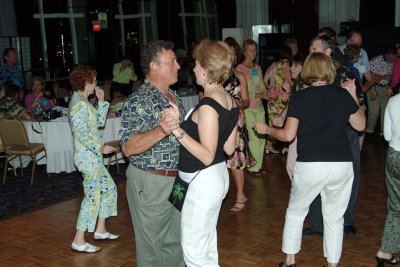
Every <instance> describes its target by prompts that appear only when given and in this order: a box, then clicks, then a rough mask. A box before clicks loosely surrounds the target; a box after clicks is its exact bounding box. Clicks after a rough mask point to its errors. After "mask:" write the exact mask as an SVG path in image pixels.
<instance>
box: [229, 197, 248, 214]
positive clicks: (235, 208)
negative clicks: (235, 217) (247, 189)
mask: <svg viewBox="0 0 400 267" xmlns="http://www.w3.org/2000/svg"><path fill="white" fill-rule="evenodd" d="M246 202H247V198H245V199H244V200H243V201H242V202H239V201H236V203H235V206H233V208H231V209H230V211H232V212H239V211H242V210H244V209H245V208H246Z"/></svg>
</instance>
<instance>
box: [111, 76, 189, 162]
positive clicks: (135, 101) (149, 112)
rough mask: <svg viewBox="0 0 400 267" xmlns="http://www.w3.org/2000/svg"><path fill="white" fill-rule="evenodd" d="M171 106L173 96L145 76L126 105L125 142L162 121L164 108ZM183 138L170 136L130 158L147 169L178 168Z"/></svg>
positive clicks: (180, 104)
mask: <svg viewBox="0 0 400 267" xmlns="http://www.w3.org/2000/svg"><path fill="white" fill-rule="evenodd" d="M168 91H169V93H170V94H171V95H172V96H173V98H174V99H175V102H176V103H177V104H178V105H179V109H180V114H185V111H184V109H183V106H182V103H181V101H180V99H179V97H178V95H177V94H176V93H175V92H174V91H173V90H171V89H168ZM168 106H169V100H168V98H167V97H165V96H164V95H163V94H162V93H161V91H160V90H159V89H157V88H156V87H154V86H153V85H152V84H151V83H150V82H149V81H147V80H145V81H144V83H143V85H142V86H140V88H139V89H138V91H137V92H135V93H133V94H131V95H130V96H129V97H128V98H127V99H126V100H125V103H124V107H123V108H122V126H121V130H120V131H119V134H118V135H119V140H120V144H121V146H124V144H125V143H126V142H127V141H128V139H129V138H130V137H131V136H132V135H134V134H135V133H138V132H146V131H149V130H151V129H153V128H155V127H157V126H158V125H159V124H160V118H161V112H162V111H163V109H165V108H166V107H168ZM178 151H179V142H178V140H177V139H176V138H175V136H174V135H172V134H171V135H169V136H166V137H165V138H164V139H162V140H161V141H160V142H158V143H157V144H155V145H154V146H152V147H151V148H150V149H149V150H147V151H145V152H143V153H140V154H136V155H132V156H130V157H129V160H130V162H131V163H132V164H133V165H135V166H136V167H138V168H141V169H147V170H160V169H162V170H176V169H177V167H178V161H179V156H178Z"/></svg>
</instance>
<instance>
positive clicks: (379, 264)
mask: <svg viewBox="0 0 400 267" xmlns="http://www.w3.org/2000/svg"><path fill="white" fill-rule="evenodd" d="M375 259H376V264H377V265H376V267H384V266H385V263H387V264H390V265H396V264H399V263H400V259H399V258H395V257H394V256H393V255H392V257H391V258H390V259H385V258H380V257H378V256H376V257H375Z"/></svg>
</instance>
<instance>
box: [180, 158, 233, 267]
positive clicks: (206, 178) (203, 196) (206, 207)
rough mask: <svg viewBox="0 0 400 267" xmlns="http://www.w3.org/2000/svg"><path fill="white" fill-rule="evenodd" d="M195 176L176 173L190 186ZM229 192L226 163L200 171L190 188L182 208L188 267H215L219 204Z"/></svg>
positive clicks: (183, 241)
mask: <svg viewBox="0 0 400 267" xmlns="http://www.w3.org/2000/svg"><path fill="white" fill-rule="evenodd" d="M196 173H197V172H195V173H185V172H182V171H179V176H180V177H181V178H182V179H183V180H184V181H186V182H189V181H190V180H191V179H192V178H193V177H194V175H196ZM228 189H229V173H228V169H227V167H226V163H225V162H221V163H218V164H216V165H213V166H210V167H208V168H206V169H203V170H201V172H200V173H199V175H198V176H197V177H196V178H195V179H194V180H193V182H192V183H190V185H189V190H188V192H187V195H186V199H185V203H184V205H183V208H182V224H181V225H182V248H183V257H184V260H185V263H186V265H187V266H188V267H192V266H196V267H211V266H212V267H215V266H219V265H218V249H217V222H218V216H219V212H220V209H221V204H222V200H223V199H224V198H225V196H226V193H227V192H228Z"/></svg>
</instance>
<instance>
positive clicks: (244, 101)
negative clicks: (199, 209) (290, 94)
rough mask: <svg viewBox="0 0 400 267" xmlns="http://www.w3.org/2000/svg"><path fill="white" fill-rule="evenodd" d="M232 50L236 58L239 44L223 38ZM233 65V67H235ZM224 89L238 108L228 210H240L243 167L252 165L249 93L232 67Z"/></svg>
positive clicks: (242, 203) (244, 199)
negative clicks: (232, 200) (232, 192)
mask: <svg viewBox="0 0 400 267" xmlns="http://www.w3.org/2000/svg"><path fill="white" fill-rule="evenodd" d="M224 41H225V42H226V43H227V44H228V45H229V47H230V48H231V50H232V53H233V54H234V56H235V66H236V60H237V58H238V56H239V54H240V46H239V44H238V43H237V42H236V41H235V39H234V38H232V37H227V38H226V39H225V40H224ZM235 66H234V67H235ZM225 89H226V90H227V91H228V92H229V94H230V95H231V96H232V97H233V98H234V99H235V100H236V102H237V104H238V107H239V108H240V110H239V119H238V131H237V134H236V146H235V152H234V154H233V155H232V156H231V157H230V158H229V160H228V161H227V165H228V168H230V169H231V171H232V176H233V180H234V181H235V184H236V202H235V205H234V206H233V208H231V209H230V210H231V211H233V212H238V211H242V210H243V209H244V208H245V206H246V201H247V197H246V195H245V194H244V181H245V179H244V169H245V168H246V167H247V166H249V165H254V164H255V162H254V159H253V158H252V157H251V156H250V151H249V147H248V140H249V137H248V134H247V129H246V125H245V124H246V117H245V115H244V110H245V109H246V108H248V107H249V105H250V100H249V93H248V92H247V82H246V77H244V75H243V73H241V72H240V71H239V70H237V69H234V73H233V75H232V76H231V77H230V79H229V80H228V81H227V83H226V85H225Z"/></svg>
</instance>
